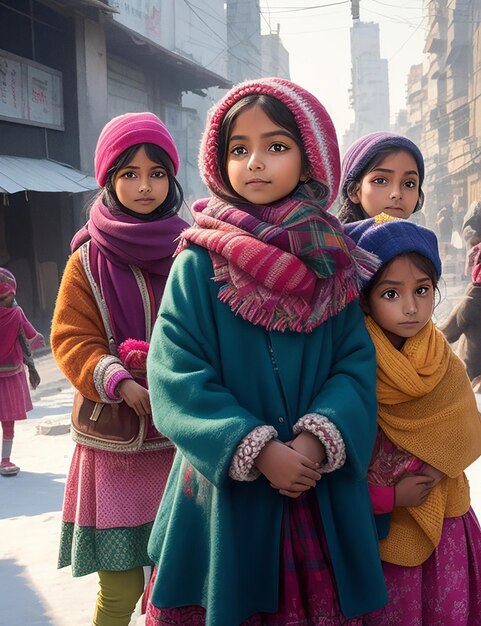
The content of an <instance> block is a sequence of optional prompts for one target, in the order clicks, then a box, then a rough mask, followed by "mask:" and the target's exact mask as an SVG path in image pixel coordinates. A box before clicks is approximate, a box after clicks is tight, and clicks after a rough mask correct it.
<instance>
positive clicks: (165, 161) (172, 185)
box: [102, 143, 184, 220]
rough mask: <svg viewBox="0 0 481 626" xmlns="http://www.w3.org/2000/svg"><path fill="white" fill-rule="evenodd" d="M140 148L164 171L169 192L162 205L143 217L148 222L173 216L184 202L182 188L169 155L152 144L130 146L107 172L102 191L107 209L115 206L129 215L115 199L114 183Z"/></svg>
mask: <svg viewBox="0 0 481 626" xmlns="http://www.w3.org/2000/svg"><path fill="white" fill-rule="evenodd" d="M140 148H144V150H145V153H146V155H147V156H148V158H149V159H150V160H151V161H153V162H154V163H158V164H159V165H161V166H162V167H163V168H164V169H165V171H166V172H167V176H168V179H169V192H168V194H167V197H166V198H165V200H164V202H162V204H161V205H160V206H159V207H157V208H156V209H155V211H153V212H152V213H150V214H149V215H148V216H143V217H146V218H147V219H148V220H154V219H161V218H165V217H170V216H171V215H175V214H176V213H177V212H178V211H179V209H180V207H181V206H182V202H183V201H184V192H183V190H182V187H181V186H180V183H179V182H178V180H177V179H176V177H175V174H174V166H173V164H172V161H171V160H170V157H169V155H168V154H167V152H166V151H165V150H163V149H162V148H161V147H160V146H157V145H156V144H153V143H137V144H135V145H133V146H130V148H127V150H124V152H122V154H121V155H120V156H119V158H118V159H117V160H116V161H115V163H114V164H113V165H112V167H111V168H110V169H109V170H108V172H107V181H106V183H105V187H104V190H105V192H106V195H107V200H108V201H109V202H108V205H109V207H110V206H115V205H117V206H118V207H120V208H121V210H122V211H124V212H127V213H129V210H128V209H124V208H123V207H122V206H121V204H120V202H119V199H118V198H117V194H116V193H115V186H114V181H115V176H116V175H117V172H119V171H120V170H121V169H122V168H123V167H125V166H126V165H128V164H129V163H130V162H131V161H132V159H133V158H134V156H135V155H136V154H137V152H138V151H139V150H140ZM102 193H103V192H102ZM131 213H132V212H131Z"/></svg>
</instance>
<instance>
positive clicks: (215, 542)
mask: <svg viewBox="0 0 481 626" xmlns="http://www.w3.org/2000/svg"><path fill="white" fill-rule="evenodd" d="M212 276H213V269H212V263H211V260H210V257H209V254H208V252H207V251H205V250H204V249H202V248H199V247H197V246H192V247H190V248H188V249H187V250H184V251H183V252H182V253H181V254H180V255H179V256H178V257H177V259H176V260H175V262H174V264H173V267H172V270H171V273H170V276H169V279H168V282H167V286H166V290H165V293H164V296H163V299H162V305H161V309H160V312H159V317H158V320H157V322H156V324H155V328H154V332H153V337H152V342H151V346H150V351H149V358H148V372H149V388H150V393H151V402H152V409H153V416H154V421H155V424H156V426H157V427H158V429H159V430H160V431H161V432H163V433H164V434H165V435H166V436H167V437H169V438H170V439H171V440H172V441H173V442H174V443H175V444H176V446H177V449H178V452H177V454H176V457H175V460H174V465H173V468H172V471H171V475H170V478H169V481H168V483H167V487H166V491H165V494H164V497H163V500H162V503H161V506H160V509H159V512H158V515H157V519H156V521H155V523H154V527H153V530H152V534H151V538H150V543H149V554H150V556H151V558H152V560H153V561H154V562H155V563H156V565H157V568H158V574H157V579H156V583H155V585H154V589H153V595H152V601H153V603H154V605H155V606H158V607H164V608H165V607H176V606H183V605H201V606H203V607H205V608H206V609H207V617H206V625H207V626H237V625H238V624H239V623H240V622H242V621H243V620H244V619H246V618H247V617H249V616H250V615H252V614H254V613H257V612H260V611H267V612H275V611H276V610H277V603H278V582H279V557H280V537H281V522H282V511H283V505H284V500H285V497H284V496H281V495H280V494H279V493H278V492H277V491H276V490H274V489H273V488H272V487H270V486H269V484H268V481H267V480H266V479H265V477H263V476H260V477H259V478H258V479H257V480H255V481H252V482H239V481H235V480H232V479H231V478H230V477H229V466H230V463H231V460H232V457H233V455H234V453H235V451H236V447H237V445H238V444H239V443H240V442H241V440H242V439H243V438H244V437H245V436H246V435H247V434H248V433H249V432H250V431H252V430H253V429H254V428H255V427H256V426H261V425H266V424H270V425H273V426H274V427H275V428H276V430H277V431H278V433H279V439H281V440H282V441H287V440H289V439H291V438H292V436H293V432H292V428H293V426H294V424H295V423H296V422H297V420H298V419H299V418H300V417H302V416H303V415H305V414H307V413H318V414H320V415H324V416H326V417H328V418H329V419H330V420H331V421H332V422H333V423H334V424H335V425H336V426H337V428H338V430H339V431H340V433H341V435H342V437H343V439H344V443H345V446H346V452H347V461H346V463H345V465H344V466H343V467H342V468H341V469H339V470H336V471H334V472H332V473H330V474H325V475H323V477H322V478H321V480H320V481H319V482H318V483H317V486H316V487H315V489H316V494H317V499H318V502H319V507H320V511H321V515H322V521H323V526H324V531H325V535H326V540H327V544H328V547H329V554H330V558H331V560H332V566H333V570H334V575H335V582H336V586H337V589H338V594H339V601H340V605H341V609H342V611H343V613H344V615H345V616H346V617H352V616H355V615H360V614H363V613H366V612H368V611H371V610H373V609H375V608H379V607H381V606H383V605H384V604H385V603H386V601H387V598H386V592H385V587H384V580H383V574H382V569H381V565H380V560H379V553H378V546H377V536H376V530H375V525H374V520H373V515H372V512H371V506H370V502H369V496H368V490H367V483H366V470H367V466H368V463H369V461H370V458H371V451H372V447H373V443H374V437H375V432H376V406H377V405H376V397H375V380H376V374H375V368H376V363H375V355H374V348H373V345H372V343H371V340H370V338H369V336H368V334H367V332H366V330H365V326H364V321H363V315H362V312H361V310H360V307H359V304H358V302H357V301H356V302H353V303H351V304H350V305H348V306H347V307H346V308H345V309H344V310H343V311H342V312H341V313H340V314H338V315H337V316H336V317H334V318H332V319H330V320H328V321H327V322H325V323H324V324H322V325H321V326H319V327H317V328H316V329H315V330H314V331H313V332H312V333H294V332H285V333H280V332H267V331H266V330H265V329H264V328H263V327H261V326H253V325H252V324H250V323H248V322H246V321H245V320H243V319H242V318H240V317H236V316H235V315H234V314H233V313H232V311H231V310H230V308H229V307H228V306H227V305H226V304H223V303H222V302H220V300H219V299H218V298H217V293H218V290H219V285H218V284H217V283H215V282H214V281H213V280H212Z"/></svg>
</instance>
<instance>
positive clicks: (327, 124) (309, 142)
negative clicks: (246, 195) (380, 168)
mask: <svg viewBox="0 0 481 626" xmlns="http://www.w3.org/2000/svg"><path fill="white" fill-rule="evenodd" d="M251 94H258V95H262V94H263V95H267V96H272V97H273V98H276V99H277V100H280V101H281V102H282V103H283V104H285V105H286V106H287V108H288V109H289V110H290V111H291V113H292V114H293V116H294V119H295V121H296V123H297V125H298V127H299V131H300V133H301V137H302V142H303V144H304V149H305V151H306V154H307V157H308V159H309V164H310V170H309V174H310V176H311V178H313V179H314V180H316V181H318V182H322V183H324V184H325V185H326V186H327V188H328V190H329V195H328V198H327V202H326V205H325V207H324V209H325V210H327V209H328V208H329V206H330V205H331V204H332V203H333V201H334V200H335V198H336V196H337V192H338V190H339V178H340V169H341V168H340V156H339V146H338V142H337V136H336V131H335V128H334V124H333V122H332V120H331V118H330V116H329V114H328V113H327V111H326V109H325V108H324V107H323V106H322V104H321V103H320V102H319V100H318V99H317V98H315V97H314V96H313V95H312V94H311V93H309V92H308V91H307V90H306V89H303V88H302V87H300V86H299V85H296V84H295V83H292V82H290V81H289V80H286V79H284V78H262V79H258V80H249V81H246V82H243V83H240V84H239V85H236V86H235V87H233V88H232V89H231V90H230V91H229V92H228V93H227V94H226V95H225V96H224V97H223V98H222V99H221V100H220V101H219V102H218V103H217V104H215V105H214V106H213V107H212V109H211V110H210V111H209V118H208V122H207V127H206V130H205V131H204V135H203V137H202V142H201V146H200V153H199V167H200V172H201V175H202V178H203V180H204V182H205V184H206V185H207V187H208V188H209V189H210V190H211V191H212V193H214V194H216V195H219V194H229V191H228V190H227V189H226V188H225V185H224V182H223V180H222V176H221V173H220V168H219V163H218V160H217V146H218V141H219V130H220V126H221V123H222V120H223V118H224V116H225V115H226V113H227V111H228V110H229V109H230V108H231V107H232V105H233V104H235V103H236V102H237V101H238V100H241V99H242V98H244V97H245V96H249V95H251Z"/></svg>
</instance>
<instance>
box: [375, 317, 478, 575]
mask: <svg viewBox="0 0 481 626" xmlns="http://www.w3.org/2000/svg"><path fill="white" fill-rule="evenodd" d="M366 325H367V329H368V331H369V334H370V335H371V338H372V340H373V342H374V345H375V346H376V360H377V397H378V402H379V409H378V423H379V426H380V427H381V428H382V430H383V431H384V432H385V434H386V435H387V437H388V438H389V439H390V440H391V441H392V442H393V443H394V444H395V445H396V446H398V447H399V448H401V449H403V450H406V451H407V452H409V453H411V454H413V455H414V456H416V457H418V458H419V459H421V460H423V461H425V462H426V463H429V464H430V465H432V466H433V467H435V468H437V469H438V470H440V471H441V472H443V473H444V474H446V476H445V477H444V478H443V479H442V480H441V481H440V482H438V483H437V485H436V486H435V487H434V488H433V490H432V491H431V494H430V495H429V497H428V498H427V500H426V501H425V502H424V504H422V505H421V506H418V507H408V508H404V507H396V508H395V509H394V511H393V513H392V516H391V525H390V529H389V535H388V536H387V538H386V539H383V540H382V541H381V542H380V550H381V558H382V559H383V560H384V561H388V562H389V563H396V564H398V565H406V566H414V565H419V564H421V563H423V562H424V561H425V560H426V559H427V558H428V557H429V556H430V555H431V553H432V552H433V550H434V549H435V548H436V546H437V545H438V543H439V540H440V538H441V532H442V528H443V521H444V518H445V517H457V516H460V515H464V513H466V511H467V510H468V509H469V506H470V496H469V484H468V481H467V479H466V476H465V475H464V470H465V469H466V468H467V467H468V466H469V465H471V463H473V461H475V460H476V459H477V458H478V457H479V456H480V455H481V419H480V418H481V416H480V414H479V412H478V409H477V406H476V399H475V397H474V393H473V390H472V388H471V385H470V383H469V379H468V377H467V374H466V369H465V367H464V365H463V363H462V361H460V359H459V358H458V357H457V356H456V355H455V354H454V353H453V351H452V350H451V348H450V347H449V344H448V343H447V341H446V339H445V338H444V335H443V334H442V333H441V332H440V331H439V330H438V329H437V328H436V327H435V325H434V324H433V323H432V322H429V324H427V325H426V326H425V327H424V328H423V329H422V330H421V331H420V332H419V333H418V334H417V335H416V336H414V337H411V338H409V339H407V340H406V342H405V344H404V345H403V347H402V349H401V350H396V348H394V346H393V345H392V344H391V342H390V341H389V340H388V339H387V337H386V335H385V334H384V333H383V331H382V330H381V328H380V327H379V326H378V325H377V324H376V323H375V322H374V321H373V320H372V319H371V318H370V317H367V318H366Z"/></svg>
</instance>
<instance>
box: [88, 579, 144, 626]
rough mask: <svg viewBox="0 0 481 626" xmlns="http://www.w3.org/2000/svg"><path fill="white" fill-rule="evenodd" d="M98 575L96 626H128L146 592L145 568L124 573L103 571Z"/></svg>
mask: <svg viewBox="0 0 481 626" xmlns="http://www.w3.org/2000/svg"><path fill="white" fill-rule="evenodd" d="M98 575H99V587H100V589H99V592H98V594H97V603H96V605H95V613H94V624H95V626H128V625H129V623H130V618H131V617H132V613H133V612H134V610H135V605H136V604H137V602H138V600H139V598H140V596H141V595H142V592H143V591H144V570H143V568H142V567H136V568H135V569H129V570H126V571H123V572H112V571H106V570H102V571H100V572H98Z"/></svg>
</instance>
